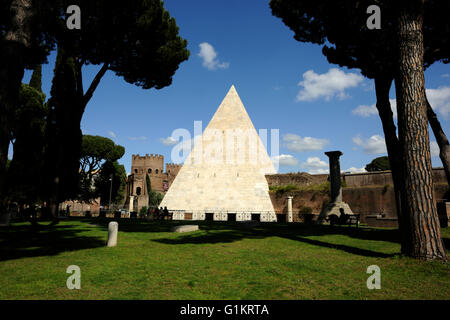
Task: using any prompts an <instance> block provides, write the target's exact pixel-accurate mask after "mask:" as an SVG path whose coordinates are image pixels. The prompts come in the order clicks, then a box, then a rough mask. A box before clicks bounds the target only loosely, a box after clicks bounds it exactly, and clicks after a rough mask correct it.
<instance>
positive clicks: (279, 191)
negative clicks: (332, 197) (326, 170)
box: [269, 181, 330, 196]
mask: <svg viewBox="0 0 450 320" xmlns="http://www.w3.org/2000/svg"><path fill="white" fill-rule="evenodd" d="M269 190H270V191H273V192H276V195H277V196H282V195H283V194H285V193H289V192H291V191H305V192H307V191H315V192H319V193H328V192H330V182H329V181H326V182H324V183H321V184H312V185H309V186H298V185H295V184H287V185H280V186H270V187H269Z"/></svg>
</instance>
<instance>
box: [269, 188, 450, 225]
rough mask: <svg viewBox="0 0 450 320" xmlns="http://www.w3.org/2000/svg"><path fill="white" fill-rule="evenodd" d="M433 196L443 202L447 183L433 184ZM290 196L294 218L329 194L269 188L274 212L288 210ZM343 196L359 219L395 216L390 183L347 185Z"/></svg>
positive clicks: (316, 208)
mask: <svg viewBox="0 0 450 320" xmlns="http://www.w3.org/2000/svg"><path fill="white" fill-rule="evenodd" d="M434 192H435V199H436V201H438V202H442V201H443V199H445V197H446V193H447V192H448V186H447V184H442V183H440V184H435V187H434ZM288 195H289V196H293V199H292V211H293V213H294V221H298V220H299V218H298V213H299V212H300V210H301V209H302V208H303V207H310V208H312V211H313V213H314V214H319V213H320V211H321V210H322V205H323V203H324V202H328V201H329V195H328V194H326V193H324V192H320V191H290V192H287V193H285V194H279V193H278V194H277V193H276V192H274V191H271V192H270V198H271V200H272V204H273V206H274V209H275V212H276V213H287V200H286V197H287V196H288ZM342 198H343V200H344V201H345V202H346V203H348V205H349V206H350V208H351V209H352V211H353V212H354V213H356V214H360V215H361V222H363V223H366V222H367V220H366V217H367V216H369V215H374V214H380V213H382V212H383V213H385V215H386V218H396V217H397V213H396V205H395V195H394V188H393V187H392V186H388V187H386V186H368V187H346V188H343V189H342Z"/></svg>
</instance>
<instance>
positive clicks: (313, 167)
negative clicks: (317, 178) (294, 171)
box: [300, 157, 329, 174]
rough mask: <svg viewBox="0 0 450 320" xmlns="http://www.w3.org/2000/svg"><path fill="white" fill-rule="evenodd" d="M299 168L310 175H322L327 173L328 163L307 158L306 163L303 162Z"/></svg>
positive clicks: (316, 158) (315, 158) (314, 158)
mask: <svg viewBox="0 0 450 320" xmlns="http://www.w3.org/2000/svg"><path fill="white" fill-rule="evenodd" d="M300 167H302V168H303V169H305V170H306V171H307V172H309V173H311V174H324V173H328V167H329V166H328V163H326V162H325V161H322V160H320V158H318V157H309V158H308V159H306V162H303V163H302V164H301V165H300Z"/></svg>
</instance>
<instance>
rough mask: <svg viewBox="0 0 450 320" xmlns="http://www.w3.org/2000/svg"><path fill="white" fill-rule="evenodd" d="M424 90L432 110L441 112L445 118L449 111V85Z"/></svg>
mask: <svg viewBox="0 0 450 320" xmlns="http://www.w3.org/2000/svg"><path fill="white" fill-rule="evenodd" d="M426 92H427V98H428V101H429V102H430V105H431V107H432V108H433V110H434V111H437V112H439V113H440V114H442V116H443V117H444V119H446V120H447V119H448V115H449V113H450V87H439V88H437V89H427V90H426Z"/></svg>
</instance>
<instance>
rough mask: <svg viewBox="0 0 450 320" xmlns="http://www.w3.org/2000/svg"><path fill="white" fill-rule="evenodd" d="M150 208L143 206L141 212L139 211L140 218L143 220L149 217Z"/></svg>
mask: <svg viewBox="0 0 450 320" xmlns="http://www.w3.org/2000/svg"><path fill="white" fill-rule="evenodd" d="M147 212H148V208H147V207H146V206H143V207H142V208H141V210H140V211H139V217H141V218H143V217H145V216H146V215H147Z"/></svg>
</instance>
